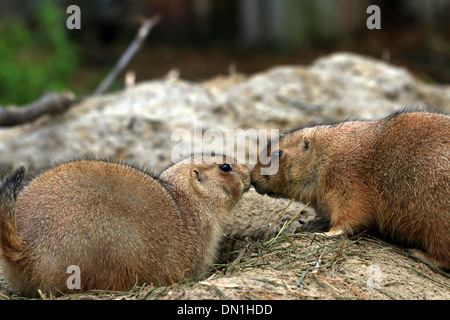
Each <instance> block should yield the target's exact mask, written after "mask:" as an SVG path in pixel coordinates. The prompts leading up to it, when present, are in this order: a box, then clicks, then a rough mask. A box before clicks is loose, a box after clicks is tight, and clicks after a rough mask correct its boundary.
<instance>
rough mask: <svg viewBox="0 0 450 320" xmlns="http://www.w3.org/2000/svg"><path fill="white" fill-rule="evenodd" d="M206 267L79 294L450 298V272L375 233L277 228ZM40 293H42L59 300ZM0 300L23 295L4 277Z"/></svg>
mask: <svg viewBox="0 0 450 320" xmlns="http://www.w3.org/2000/svg"><path fill="white" fill-rule="evenodd" d="M231 257H232V259H230V260H229V261H227V262H224V263H222V264H217V265H214V268H213V269H212V270H211V272H209V273H208V274H205V275H202V276H201V277H199V278H198V279H191V280H189V281H186V283H180V284H176V285H172V286H169V287H153V286H147V285H143V286H136V287H134V288H132V289H130V290H129V291H126V292H107V291H95V292H87V293H74V294H69V295H64V296H62V297H58V298H56V299H77V300H80V299H83V300H85V299H87V300H140V299H150V300H154V299H157V300H181V299H182V300H203V299H207V300H211V299H212V300H215V299H220V300H228V299H230V300H272V299H273V300H280V299H281V300H297V299H300V300H302V299H309V300H311V299H312V300H335V299H349V300H448V299H450V278H449V275H448V274H446V273H443V272H442V271H440V270H439V269H435V268H434V267H433V266H429V265H427V264H425V263H424V262H421V261H418V260H416V259H414V258H412V257H410V256H409V255H408V253H407V251H405V250H402V249H401V248H399V247H397V246H393V245H391V244H388V243H385V242H383V241H381V240H379V239H376V238H373V237H371V236H369V235H359V236H356V237H351V238H347V237H343V236H342V237H338V238H325V237H324V236H321V235H318V234H314V233H296V234H284V233H279V234H276V235H275V236H273V237H272V238H270V239H267V240H266V241H265V242H263V241H261V240H258V241H251V240H247V241H245V242H244V244H243V246H242V248H241V249H240V250H238V251H237V252H234V253H232V255H231ZM53 298H54V297H47V296H45V295H42V296H41V298H40V299H53ZM0 299H25V298H23V297H20V296H18V295H16V294H15V293H14V292H13V291H12V290H11V288H10V287H9V286H8V284H7V282H6V281H5V280H4V279H3V278H2V270H1V269H0Z"/></svg>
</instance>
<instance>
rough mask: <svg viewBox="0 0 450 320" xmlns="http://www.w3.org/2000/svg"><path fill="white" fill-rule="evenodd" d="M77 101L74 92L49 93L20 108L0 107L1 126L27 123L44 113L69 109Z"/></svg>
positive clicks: (55, 112) (54, 112)
mask: <svg viewBox="0 0 450 320" xmlns="http://www.w3.org/2000/svg"><path fill="white" fill-rule="evenodd" d="M74 101H75V95H74V94H73V93H62V94H56V93H48V94H45V95H44V96H42V97H41V98H40V99H39V100H38V101H36V102H33V103H30V104H28V105H25V106H23V107H20V108H14V109H3V108H1V107H0V127H10V126H14V125H17V124H22V123H27V122H31V121H33V120H35V119H36V118H38V117H40V116H42V115H44V114H47V113H49V114H57V113H61V112H63V111H65V110H67V109H68V108H69V107H70V105H71V104H72V103H73V102H74Z"/></svg>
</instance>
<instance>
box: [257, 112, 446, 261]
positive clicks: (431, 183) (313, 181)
mask: <svg viewBox="0 0 450 320" xmlns="http://www.w3.org/2000/svg"><path fill="white" fill-rule="evenodd" d="M267 149H268V150H267V154H268V155H270V157H271V158H270V159H271V161H278V165H279V169H278V172H277V173H276V174H273V175H261V173H260V171H261V170H260V169H261V168H262V167H264V166H263V165H262V164H261V163H260V162H258V164H257V165H256V166H255V167H254V168H253V170H252V174H251V178H252V184H253V185H254V186H255V189H256V190H257V191H258V192H259V193H261V194H269V195H278V196H282V197H287V198H294V199H296V200H299V201H301V202H303V203H307V202H309V203H310V205H311V206H312V207H313V208H314V209H315V210H316V212H317V213H318V214H319V215H321V216H324V217H326V218H329V219H330V221H331V229H330V231H329V232H328V233H327V235H336V234H340V233H344V234H352V233H354V232H358V231H362V230H363V229H373V230H376V231H377V232H379V233H380V234H381V235H382V236H384V237H386V238H387V239H391V240H392V241H394V242H398V243H401V244H404V245H407V246H410V247H413V248H416V249H418V250H413V252H414V253H415V255H416V256H418V257H421V258H423V259H426V260H428V261H429V262H432V263H433V264H435V265H436V266H438V267H440V268H443V269H450V117H449V116H447V115H443V114H437V113H428V112H397V113H394V114H392V115H390V116H388V117H386V118H384V119H382V120H378V121H348V122H342V123H339V124H336V125H330V126H316V127H310V128H304V129H299V130H294V131H291V132H288V133H286V134H284V135H282V136H281V137H280V139H279V144H276V145H269V146H268V148H267Z"/></svg>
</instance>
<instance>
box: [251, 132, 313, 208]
mask: <svg viewBox="0 0 450 320" xmlns="http://www.w3.org/2000/svg"><path fill="white" fill-rule="evenodd" d="M318 128H319V127H312V128H305V129H301V130H297V131H293V132H289V133H286V134H283V135H281V136H280V137H279V139H278V141H275V142H272V143H270V144H269V145H268V146H267V148H266V149H265V150H263V152H262V153H261V154H260V156H259V158H258V162H257V164H256V165H255V166H254V168H253V170H252V173H251V183H252V185H253V186H254V187H255V189H256V191H257V192H258V193H260V194H267V195H269V196H278V197H283V198H289V199H296V200H300V201H309V197H310V195H311V194H312V193H313V192H314V191H315V189H316V185H317V180H318V172H319V170H320V168H319V166H320V162H321V161H320V158H319V154H318V151H320V150H318V149H320V147H319V146H318V144H317V136H318V135H317V131H318Z"/></svg>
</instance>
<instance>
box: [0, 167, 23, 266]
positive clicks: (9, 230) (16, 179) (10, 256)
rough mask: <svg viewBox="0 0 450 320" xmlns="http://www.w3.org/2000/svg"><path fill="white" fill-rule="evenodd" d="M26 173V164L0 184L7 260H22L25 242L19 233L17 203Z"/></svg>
mask: <svg viewBox="0 0 450 320" xmlns="http://www.w3.org/2000/svg"><path fill="white" fill-rule="evenodd" d="M24 174H25V166H20V167H18V168H17V169H15V170H14V171H12V172H11V173H9V174H8V175H7V176H6V177H5V179H4V180H3V181H2V182H1V185H0V249H1V256H2V258H3V259H4V260H5V261H7V262H16V261H18V260H20V258H21V256H22V253H23V243H22V240H20V238H19V236H18V235H17V229H16V216H15V204H16V198H17V194H18V192H19V189H20V186H21V184H22V179H23V176H24Z"/></svg>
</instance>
